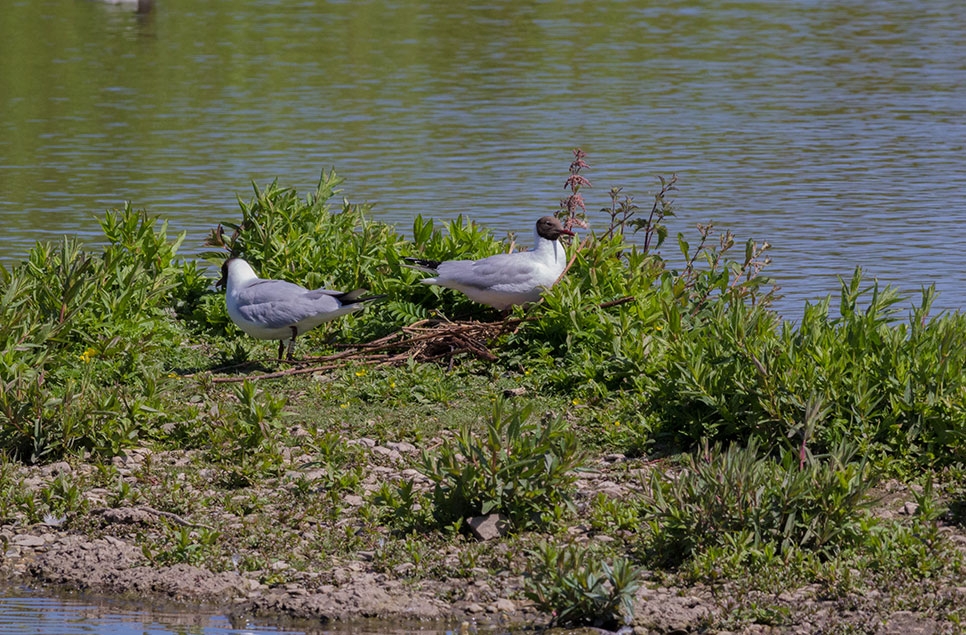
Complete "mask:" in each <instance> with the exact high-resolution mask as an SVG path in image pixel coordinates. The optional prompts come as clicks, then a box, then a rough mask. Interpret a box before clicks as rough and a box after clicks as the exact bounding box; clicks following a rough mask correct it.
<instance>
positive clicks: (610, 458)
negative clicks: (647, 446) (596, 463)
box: [604, 452, 627, 463]
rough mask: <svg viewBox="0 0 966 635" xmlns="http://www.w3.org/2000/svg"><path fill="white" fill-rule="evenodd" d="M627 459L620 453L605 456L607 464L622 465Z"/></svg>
mask: <svg viewBox="0 0 966 635" xmlns="http://www.w3.org/2000/svg"><path fill="white" fill-rule="evenodd" d="M626 459H627V457H626V456H624V455H623V454H621V453H620V452H614V453H612V454H606V455H604V461H606V462H607V463H620V462H621V461H624V460H626Z"/></svg>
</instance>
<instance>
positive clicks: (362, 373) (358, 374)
mask: <svg viewBox="0 0 966 635" xmlns="http://www.w3.org/2000/svg"><path fill="white" fill-rule="evenodd" d="M365 376H366V369H365V368H363V369H362V370H357V371H356V377H365Z"/></svg>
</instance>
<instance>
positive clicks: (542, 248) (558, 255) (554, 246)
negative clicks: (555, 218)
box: [531, 228, 567, 262]
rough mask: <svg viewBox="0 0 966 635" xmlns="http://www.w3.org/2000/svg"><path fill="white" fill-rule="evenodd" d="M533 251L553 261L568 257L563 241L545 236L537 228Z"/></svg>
mask: <svg viewBox="0 0 966 635" xmlns="http://www.w3.org/2000/svg"><path fill="white" fill-rule="evenodd" d="M531 251H533V252H534V253H535V254H537V255H538V256H539V257H541V258H547V259H548V260H550V261H551V262H557V261H558V260H561V259H562V260H566V259H567V254H566V252H564V246H563V243H561V242H560V241H559V240H550V239H548V238H544V237H543V236H541V235H540V233H539V232H537V229H536V228H534V229H533V249H532V250H531Z"/></svg>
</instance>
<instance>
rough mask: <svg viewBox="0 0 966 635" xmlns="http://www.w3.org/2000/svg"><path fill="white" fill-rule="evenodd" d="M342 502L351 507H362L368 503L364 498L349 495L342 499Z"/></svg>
mask: <svg viewBox="0 0 966 635" xmlns="http://www.w3.org/2000/svg"><path fill="white" fill-rule="evenodd" d="M342 500H343V502H345V504H346V505H348V506H349V507H362V505H363V504H365V502H366V501H365V499H364V498H362V497H361V496H356V495H355V494H347V495H345V496H343V497H342Z"/></svg>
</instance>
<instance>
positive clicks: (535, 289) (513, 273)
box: [406, 216, 574, 311]
mask: <svg viewBox="0 0 966 635" xmlns="http://www.w3.org/2000/svg"><path fill="white" fill-rule="evenodd" d="M573 235H574V233H573V232H572V231H570V230H569V229H565V228H564V226H563V225H562V224H561V223H560V221H559V220H557V219H556V218H555V217H553V216H544V217H543V218H541V219H540V220H538V221H537V224H536V227H535V228H534V232H533V239H534V245H533V248H532V249H530V250H529V251H518V252H514V253H510V254H497V255H495V256H490V257H489V258H483V259H481V260H447V261H445V262H438V261H434V260H420V259H419V258H406V260H407V261H409V262H411V263H413V265H415V267H416V268H417V269H420V270H422V271H426V272H428V273H433V274H436V276H435V277H433V278H424V279H423V280H420V282H422V283H423V284H437V285H439V286H441V287H447V288H449V289H456V290H457V291H462V292H463V293H465V294H466V295H467V297H469V299H470V300H473V301H474V302H479V303H480V304H486V305H489V306H491V307H493V308H495V309H499V310H500V311H504V310H506V309H507V308H509V307H511V306H513V305H515V304H526V303H528V302H536V301H537V300H539V299H540V294H541V293H542V292H543V291H544V290H545V289H549V288H550V287H552V286H553V285H554V283H555V282H556V281H557V279H558V278H559V277H560V276H561V274H563V272H564V269H566V268H567V254H566V253H565V252H564V248H563V245H561V244H560V241H559V240H557V239H558V238H560V237H561V236H573Z"/></svg>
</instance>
